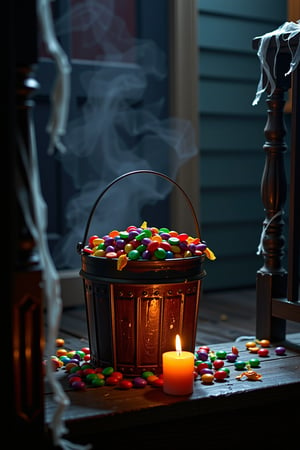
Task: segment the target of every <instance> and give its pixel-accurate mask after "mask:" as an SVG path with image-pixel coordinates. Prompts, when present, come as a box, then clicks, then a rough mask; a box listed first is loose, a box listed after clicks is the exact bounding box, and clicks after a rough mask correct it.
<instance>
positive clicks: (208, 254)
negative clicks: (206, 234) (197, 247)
mask: <svg viewBox="0 0 300 450" xmlns="http://www.w3.org/2000/svg"><path fill="white" fill-rule="evenodd" d="M204 253H205V254H206V256H207V257H208V259H210V260H211V261H214V260H215V259H216V256H215V254H214V252H213V251H212V250H210V249H209V248H208V247H207V248H206V249H205V250H204Z"/></svg>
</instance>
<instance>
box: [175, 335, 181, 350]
mask: <svg viewBox="0 0 300 450" xmlns="http://www.w3.org/2000/svg"><path fill="white" fill-rule="evenodd" d="M175 342H176V344H175V348H176V352H177V354H178V355H180V353H181V340H180V336H179V334H176V341H175Z"/></svg>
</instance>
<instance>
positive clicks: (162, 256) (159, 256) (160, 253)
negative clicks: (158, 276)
mask: <svg viewBox="0 0 300 450" xmlns="http://www.w3.org/2000/svg"><path fill="white" fill-rule="evenodd" d="M154 256H155V257H156V258H157V259H166V256H167V252H166V250H165V249H163V248H160V247H159V248H157V249H156V250H155V252H154Z"/></svg>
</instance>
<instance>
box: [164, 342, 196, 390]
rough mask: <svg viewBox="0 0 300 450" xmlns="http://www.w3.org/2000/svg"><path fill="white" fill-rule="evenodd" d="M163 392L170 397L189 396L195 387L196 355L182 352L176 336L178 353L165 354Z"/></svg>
mask: <svg viewBox="0 0 300 450" xmlns="http://www.w3.org/2000/svg"><path fill="white" fill-rule="evenodd" d="M162 356H163V361H162V363H163V379H164V383H163V391H164V392H165V394H170V395H188V394H191V393H192V392H193V386H194V361H195V357H194V354H193V353H191V352H185V351H182V350H181V344H180V338H179V336H178V335H177V336H176V351H171V352H166V353H163V355H162Z"/></svg>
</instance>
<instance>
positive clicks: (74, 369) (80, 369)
mask: <svg viewBox="0 0 300 450" xmlns="http://www.w3.org/2000/svg"><path fill="white" fill-rule="evenodd" d="M64 345H65V342H64V340H63V339H62V338H58V339H56V346H57V350H56V355H53V356H51V358H50V359H51V363H52V365H53V370H55V371H58V370H64V371H65V373H66V376H67V379H68V383H69V386H70V387H71V388H72V389H74V390H86V389H87V388H98V387H101V386H114V387H115V388H117V389H121V390H128V389H132V388H136V389H142V388H144V387H145V386H147V385H150V386H153V387H156V388H157V387H162V386H163V374H159V375H158V374H155V373H153V372H152V371H144V372H143V373H142V374H141V375H140V376H137V377H133V378H124V376H123V374H122V373H121V372H119V371H116V370H115V369H114V368H113V367H110V366H109V367H104V368H103V367H93V366H92V364H91V363H90V349H89V347H83V348H81V349H80V350H68V349H65V348H64ZM257 345H258V346H259V347H258V349H259V350H258V351H257V352H256V353H257V357H250V358H249V359H247V360H246V361H244V360H241V359H239V350H238V348H237V347H236V346H232V348H231V351H225V350H217V351H213V350H212V349H210V348H209V347H208V346H204V345H203V346H200V347H198V348H197V350H196V351H195V353H194V356H195V366H194V380H195V381H196V380H200V381H201V382H202V384H204V385H210V384H214V383H215V382H226V380H228V379H229V378H230V368H229V367H226V366H225V363H226V362H229V363H232V364H233V365H232V368H233V369H234V370H236V371H243V372H242V373H241V374H239V375H237V376H235V377H234V378H235V379H236V380H250V381H262V378H263V376H262V374H260V373H257V372H256V371H254V370H253V368H257V367H260V363H261V360H262V359H264V358H266V357H267V356H269V354H270V351H272V352H273V351H274V354H275V355H277V356H282V355H285V354H286V348H285V347H283V346H277V347H275V348H274V349H271V343H270V341H267V340H262V341H253V342H247V343H246V344H245V347H246V349H247V350H248V351H249V354H250V356H251V353H252V352H251V349H253V348H254V347H256V346H257ZM268 347H269V348H268ZM47 362H48V360H45V361H44V364H47ZM245 369H246V370H245Z"/></svg>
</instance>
